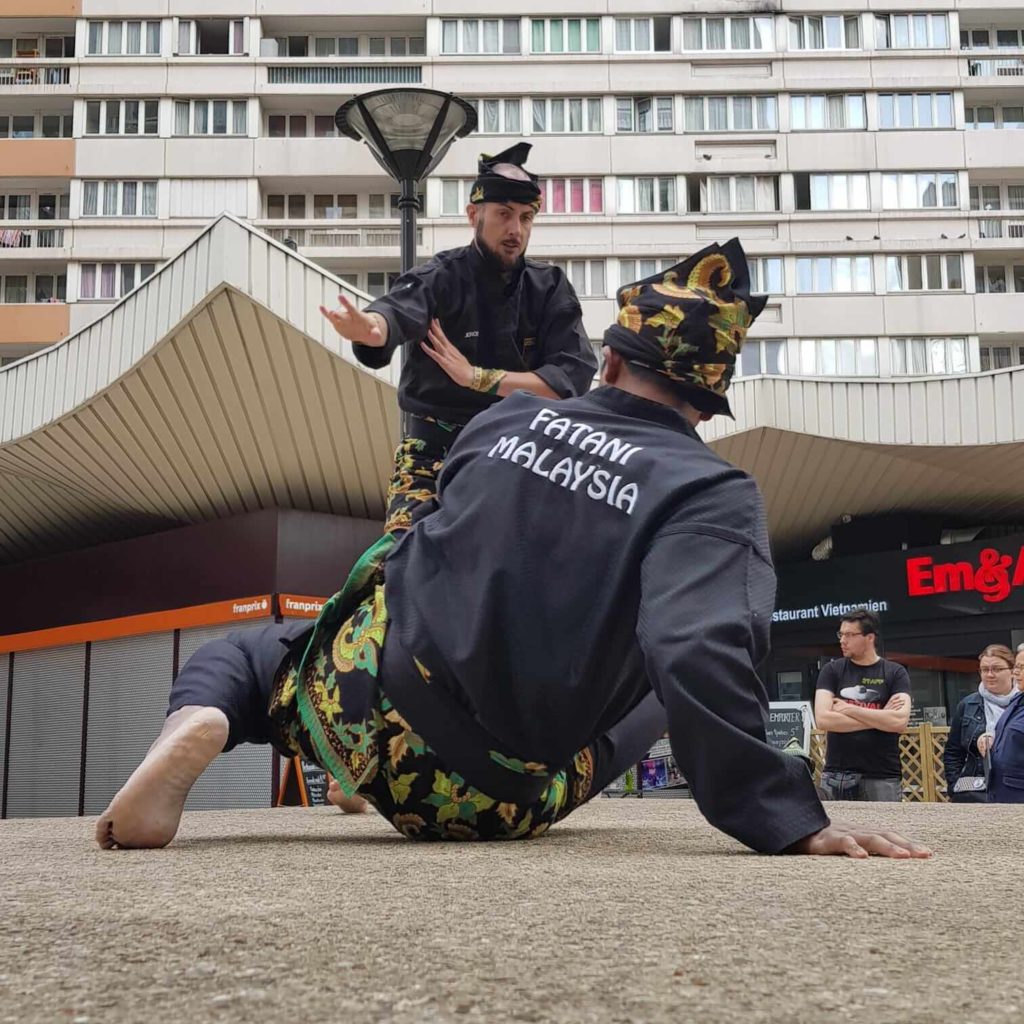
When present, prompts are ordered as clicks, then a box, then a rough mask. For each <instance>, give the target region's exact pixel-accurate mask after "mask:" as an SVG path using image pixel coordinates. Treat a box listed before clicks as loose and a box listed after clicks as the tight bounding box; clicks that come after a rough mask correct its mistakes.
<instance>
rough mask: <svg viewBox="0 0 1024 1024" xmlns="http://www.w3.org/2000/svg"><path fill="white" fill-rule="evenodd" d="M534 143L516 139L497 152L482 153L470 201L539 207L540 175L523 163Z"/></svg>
mask: <svg viewBox="0 0 1024 1024" xmlns="http://www.w3.org/2000/svg"><path fill="white" fill-rule="evenodd" d="M532 148H533V147H532V146H531V145H530V143H528V142H517V143H516V144H515V145H514V146H510V147H509V148H508V149H506V150H505V151H504V152H501V153H499V154H498V155H497V156H488V155H487V154H486V153H481V154H480V162H479V164H478V165H477V178H476V181H474V182H473V188H472V189H471V190H470V193H469V201H470V202H471V203H527V204H528V205H530V206H532V207H534V209H537V210H539V209H540V186H538V184H537V175H536V174H531V173H530V172H529V171H528V170H527V169H526V168H525V167H524V166H523V164H525V163H526V158H527V157H528V156H529V155H530V150H531V149H532Z"/></svg>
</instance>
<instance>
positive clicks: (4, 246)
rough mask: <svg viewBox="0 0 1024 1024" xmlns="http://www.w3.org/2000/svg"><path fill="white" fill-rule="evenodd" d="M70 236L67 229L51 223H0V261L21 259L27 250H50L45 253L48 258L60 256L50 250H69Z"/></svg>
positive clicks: (23, 221) (10, 221) (25, 221)
mask: <svg viewBox="0 0 1024 1024" xmlns="http://www.w3.org/2000/svg"><path fill="white" fill-rule="evenodd" d="M70 235H71V232H70V229H69V228H65V227H64V226H63V225H61V226H55V225H54V223H53V221H30V220H22V221H17V220H14V221H12V220H7V221H0V261H2V260H4V259H6V258H9V257H18V258H21V257H23V256H25V255H26V251H25V250H27V249H46V250H50V251H48V252H47V253H46V255H47V256H50V257H52V256H57V255H61V254H58V253H54V252H53V251H52V250H54V249H64V248H65V247H67V248H70V244H71V238H70ZM65 239H66V242H67V245H65Z"/></svg>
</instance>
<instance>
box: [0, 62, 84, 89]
mask: <svg viewBox="0 0 1024 1024" xmlns="http://www.w3.org/2000/svg"><path fill="white" fill-rule="evenodd" d="M70 83H71V67H70V66H69V65H67V64H64V65H53V64H50V65H46V66H45V67H42V66H39V65H33V64H23V63H22V62H21V61H7V60H4V61H0V89H2V88H8V87H12V86H13V87H17V86H27V85H69V84H70Z"/></svg>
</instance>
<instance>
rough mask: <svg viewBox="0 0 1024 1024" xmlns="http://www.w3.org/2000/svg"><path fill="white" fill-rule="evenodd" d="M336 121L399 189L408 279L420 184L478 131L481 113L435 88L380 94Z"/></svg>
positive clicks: (348, 107)
mask: <svg viewBox="0 0 1024 1024" xmlns="http://www.w3.org/2000/svg"><path fill="white" fill-rule="evenodd" d="M334 121H335V124H337V126H338V130H339V131H340V132H341V133H342V134H343V135H347V136H348V137H349V138H350V139H355V140H356V141H357V142H365V143H366V144H367V146H369V147H370V152H371V153H373V155H374V158H375V159H376V160H377V163H379V164H380V165H381V167H383V168H384V170H385V171H387V172H388V174H389V175H391V177H392V178H394V179H395V181H396V182H398V184H399V187H400V195H399V199H398V210H399V213H400V215H401V218H402V231H401V252H402V273H403V274H404V273H405V272H406V271H407V270H411V269H412V268H413V267H414V266H415V265H416V213H417V211H418V210H419V203H418V202H417V200H416V183H417V182H418V181H420V180H421V179H423V178H425V177H426V176H427V175H428V174H429V173H430V172H431V171H432V170H433V169H434V168H435V167H436V166H437V165H438V164H439V163H440V162H441V158H442V157H443V156H444V155H445V153H447V152H448V148H449V146H451V144H452V143H453V142H454V141H455V140H456V139H459V138H463V137H464V136H466V135H469V133H470V132H472V131H473V130H474V129H475V128H476V111H475V110H474V109H473V107H471V106H470V105H469V103H467V102H466V101H465V100H464V99H461V98H460V97H458V96H454V95H452V94H451V93H445V92H437V91H435V90H434V89H378V90H377V91H376V92H367V93H363V94H361V95H359V96H356V97H355V98H353V99H351V100H349V101H348V102H347V103H344V104H342V106H340V107H338V110H337V112H336V113H335V115H334Z"/></svg>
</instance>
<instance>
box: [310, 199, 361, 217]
mask: <svg viewBox="0 0 1024 1024" xmlns="http://www.w3.org/2000/svg"><path fill="white" fill-rule="evenodd" d="M357 216H358V213H357V212H356V197H355V196H354V195H352V194H351V193H344V194H341V195H335V194H334V193H330V194H327V195H324V194H317V195H314V196H313V219H314V220H354V219H355V218H356V217H357Z"/></svg>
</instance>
